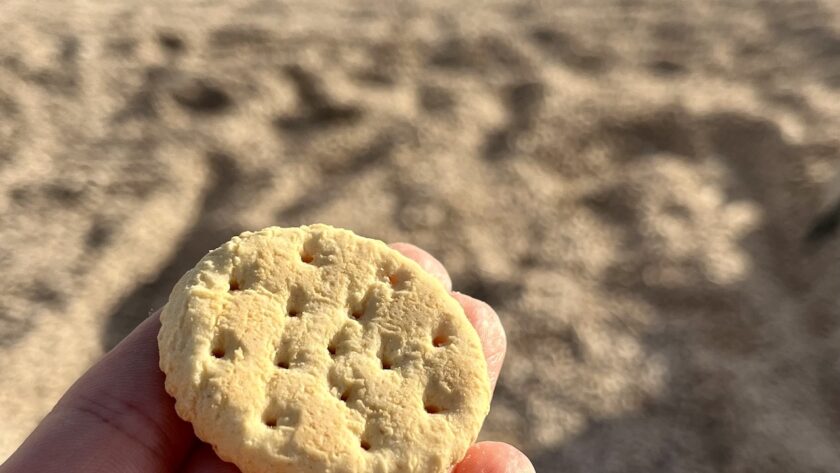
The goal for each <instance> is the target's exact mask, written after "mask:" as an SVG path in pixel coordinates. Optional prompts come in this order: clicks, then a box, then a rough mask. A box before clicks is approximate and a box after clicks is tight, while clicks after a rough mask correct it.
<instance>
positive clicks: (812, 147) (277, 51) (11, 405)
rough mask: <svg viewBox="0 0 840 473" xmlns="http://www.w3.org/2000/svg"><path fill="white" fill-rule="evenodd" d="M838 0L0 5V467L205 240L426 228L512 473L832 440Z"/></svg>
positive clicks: (696, 466)
mask: <svg viewBox="0 0 840 473" xmlns="http://www.w3.org/2000/svg"><path fill="white" fill-rule="evenodd" d="M838 130H840V3H837V2H830V1H828V0H823V1H777V2H773V1H743V2H729V1H718V2H701V1H699V0H690V1H677V0H672V1H644V0H633V1H593V2H585V1H581V0H575V1H570V2H549V1H545V2H527V1H515V0H507V1H492V2H479V1H474V0H469V1H464V2H457V4H456V2H443V1H423V2H417V1H400V2H395V3H392V4H389V5H388V6H383V5H382V4H381V3H380V2H373V1H369V2H366V1H353V2H347V3H338V2H327V1H313V2H296V1H285V2H275V1H270V0H254V1H250V0H232V1H228V2H207V1H185V2H177V3H173V2H164V1H144V2H140V1H115V2H86V1H58V0H44V1H38V2H32V1H27V0H0V222H2V224H0V266H2V269H3V278H2V280H3V284H2V285H0V356H2V358H3V363H0V379H2V382H0V406H2V407H0V415H2V417H3V419H4V422H3V425H2V426H0V461H2V460H3V459H5V458H6V457H7V456H8V455H9V454H10V453H11V452H12V451H13V450H14V449H15V448H16V447H17V446H18V445H19V444H20V443H21V442H22V441H23V439H24V438H25V437H26V435H28V433H29V432H30V431H31V430H32V429H33V428H34V426H35V425H37V423H38V422H39V420H40V419H41V418H42V417H43V416H44V415H45V414H46V413H47V412H48V411H49V409H50V408H51V407H52V405H53V404H54V403H55V402H56V400H57V399H58V398H59V396H60V395H61V394H62V393H63V392H64V391H65V390H66V389H67V387H68V386H69V385H70V383H72V381H73V380H74V379H76V378H77V377H78V376H79V375H80V374H81V373H83V372H84V371H85V369H87V367H89V366H90V364H91V363H93V362H94V361H95V360H97V359H98V358H99V357H100V356H101V355H102V354H103V353H104V352H105V351H107V350H109V349H110V348H112V347H113V346H114V345H115V344H116V343H118V342H119V340H121V339H122V337H124V336H125V335H126V334H127V333H128V332H130V331H131V329H132V328H133V327H134V326H136V324H138V323H139V321H140V320H142V319H143V318H144V317H146V316H147V315H148V314H149V313H150V311H152V310H154V309H156V308H159V307H161V306H162V305H163V304H164V303H165V302H166V298H167V296H168V294H169V290H170V289H171V287H172V286H173V284H174V283H175V281H176V280H177V279H178V278H179V277H180V276H181V274H183V272H184V271H186V270H187V269H189V268H190V267H192V266H193V265H194V264H195V262H196V261H198V259H200V258H201V256H202V255H203V254H204V253H206V252H207V251H208V250H210V249H212V248H214V247H216V246H218V245H219V244H221V243H222V242H224V241H226V240H228V239H229V238H230V237H231V236H233V235H235V234H237V233H239V232H241V231H244V230H249V229H258V228H262V227H265V226H268V225H280V226H296V225H301V224H306V223H314V222H324V223H329V224H332V225H336V226H341V227H346V228H350V229H352V230H354V231H356V232H357V233H359V234H362V235H365V236H370V237H375V238H380V239H383V240H385V241H409V242H412V243H415V244H417V245H419V246H422V247H424V248H426V249H427V250H428V251H430V252H431V253H433V254H434V255H436V256H437V257H438V258H439V259H440V260H441V261H443V262H444V264H445V265H446V266H447V267H448V268H449V270H450V272H451V274H452V279H453V281H454V285H455V289H456V290H459V291H462V292H465V293H468V294H471V295H473V296H475V297H478V298H482V299H484V300H486V301H487V302H489V303H490V304H492V305H493V306H494V307H495V308H496V309H497V310H498V312H499V314H500V316H501V318H502V321H503V323H504V324H505V326H506V328H507V331H508V340H509V352H508V357H507V361H506V364H505V368H504V370H503V372H502V376H501V379H500V382H499V385H498V388H497V390H496V394H495V398H494V403H493V407H492V410H491V413H490V415H489V417H488V419H487V422H486V423H485V426H484V430H483V432H482V435H481V438H482V439H486V440H491V439H492V440H501V441H507V442H510V443H512V444H514V445H516V446H518V447H519V448H521V449H522V450H523V451H525V452H526V453H528V454H529V456H531V458H532V459H533V462H534V464H535V466H536V468H537V471H540V472H555V471H557V472H560V471H562V472H564V473H575V472H580V473H584V472H593V471H598V472H638V471H648V472H673V471H679V472H710V473H711V472H752V471H755V472H758V471H760V472H767V473H772V472H780V473H781V472H791V471H797V472H831V471H838V466H837V465H840V362H838V360H840V296H838V294H840V264H838V261H840V235H836V234H832V233H831V232H830V231H828V232H826V233H825V234H824V235H822V237H821V238H819V239H811V240H809V239H808V238H806V236H807V235H808V232H809V229H811V228H812V227H813V225H814V222H815V221H816V219H818V218H819V215H820V213H821V212H823V211H824V210H825V209H826V208H828V207H830V206H831V205H832V200H831V197H830V196H831V195H832V193H835V194H836V192H834V191H833V190H832V185H831V182H832V179H834V176H835V174H836V172H837V169H840V131H838Z"/></svg>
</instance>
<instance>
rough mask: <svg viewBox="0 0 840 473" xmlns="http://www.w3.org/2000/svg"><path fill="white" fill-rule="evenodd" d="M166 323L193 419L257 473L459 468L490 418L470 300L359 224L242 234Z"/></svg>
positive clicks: (180, 286) (171, 366)
mask: <svg viewBox="0 0 840 473" xmlns="http://www.w3.org/2000/svg"><path fill="white" fill-rule="evenodd" d="M161 324H162V326H161V330H160V333H159V335H158V343H159V347H160V367H161V369H162V370H163V371H164V373H165V374H166V390H167V392H168V393H169V394H170V395H172V396H173V397H174V398H175V401H176V402H175V407H176V410H177V412H178V414H179V415H180V416H181V417H182V418H183V419H185V420H187V421H189V422H191V423H192V425H193V427H194V429H195V432H196V435H197V436H198V437H199V438H200V439H202V440H203V441H205V442H207V443H209V444H211V445H212V446H213V447H214V449H215V450H216V452H217V454H218V455H219V456H220V457H221V458H222V459H223V460H226V461H230V462H232V463H234V464H236V465H237V466H238V467H239V468H240V469H241V470H242V471H243V472H244V473H263V472H266V473H267V472H274V473H284V472H288V473H292V472H295V473H298V472H301V473H308V472H313V473H315V472H318V473H321V472H348V473H351V472H383V473H385V472H423V473H425V472H445V471H447V470H448V469H449V468H450V467H451V466H452V465H453V464H454V463H455V462H457V461H458V460H460V459H461V458H462V457H463V456H464V454H465V453H466V450H467V448H468V447H469V446H470V445H471V444H472V443H473V442H474V441H475V438H476V436H477V435H478V431H479V429H480V427H481V424H482V422H483V420H484V418H485V416H486V415H487V412H488V410H489V404H490V385H489V379H488V373H487V365H486V363H485V360H484V356H483V354H482V349H481V345H480V341H479V339H478V336H477V334H476V332H475V330H474V329H473V327H472V326H471V325H470V323H469V321H468V320H467V318H466V316H465V314H464V311H463V309H462V308H461V306H460V305H459V304H458V303H457V302H456V301H455V299H453V298H452V297H451V296H450V295H449V294H448V292H447V291H446V289H445V288H444V287H443V285H442V284H441V283H440V282H439V281H437V280H436V279H434V278H433V277H432V276H430V275H429V274H427V273H426V272H425V271H424V270H423V269H422V268H420V266H419V265H417V264H416V263H415V262H414V261H412V260H410V259H408V258H406V257H404V256H403V255H401V254H400V253H399V252H397V251H395V250H393V249H391V248H389V247H388V246H387V245H385V244H384V243H382V242H381V241H378V240H372V239H367V238H362V237H359V236H357V235H355V234H354V233H352V232H350V231H347V230H342V229H336V228H333V227H330V226H327V225H312V226H304V227H300V228H278V227H270V228H266V229H264V230H261V231H258V232H245V233H243V234H241V235H239V236H237V237H234V238H233V239H231V240H230V241H229V242H227V243H225V244H224V245H222V246H221V247H219V248H217V249H216V250H213V251H211V252H210V253H208V254H207V255H206V256H205V257H204V258H202V260H201V261H199V262H198V264H197V265H196V266H195V268H193V269H192V270H190V271H188V272H187V273H186V274H185V275H184V276H183V277H182V278H181V280H180V281H179V282H178V283H177V284H176V286H175V288H174V289H173V291H172V293H171V295H170V298H169V302H168V303H167V305H166V306H165V307H164V310H163V312H162V314H161Z"/></svg>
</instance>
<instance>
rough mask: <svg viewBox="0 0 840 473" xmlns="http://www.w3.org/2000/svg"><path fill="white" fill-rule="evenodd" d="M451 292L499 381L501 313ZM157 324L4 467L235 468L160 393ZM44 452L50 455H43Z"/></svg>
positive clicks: (482, 466) (512, 461) (493, 465)
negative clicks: (194, 433)
mask: <svg viewBox="0 0 840 473" xmlns="http://www.w3.org/2000/svg"><path fill="white" fill-rule="evenodd" d="M395 249H398V250H399V251H401V252H402V253H403V254H404V255H406V256H407V257H410V258H411V259H413V260H415V261H416V262H417V264H418V265H419V266H420V267H422V268H423V269H424V270H426V271H428V273H429V274H431V275H432V276H434V277H436V278H438V280H439V281H440V283H441V284H442V285H443V287H444V289H449V287H451V286H450V284H451V283H449V277H448V274H447V273H446V271H445V269H444V268H443V266H442V265H441V264H440V263H439V262H437V260H435V259H434V258H432V257H431V256H430V255H428V253H425V252H424V251H422V250H420V249H419V248H417V247H414V246H413V245H406V244H395ZM389 283H390V281H389ZM454 296H455V298H456V299H457V300H458V301H459V302H461V303H462V304H463V305H464V311H465V315H466V317H467V319H468V320H469V321H470V322H471V323H473V324H474V326H475V330H476V331H477V332H478V334H479V336H480V337H481V339H482V340H481V342H482V348H483V352H484V354H485V356H486V357H487V361H486V363H485V364H486V370H487V372H488V377H489V379H490V380H493V382H495V379H496V378H497V376H498V370H499V368H500V366H501V361H502V359H503V357H504V332H503V331H502V329H501V325H500V324H499V323H498V318H497V317H496V316H495V313H494V312H492V309H489V307H486V306H483V305H482V304H481V303H480V302H478V301H475V300H474V299H471V298H466V296H461V295H457V294H455V295H454ZM304 315H305V314H304ZM159 326H160V325H159V321H158V314H154V315H153V316H152V317H150V319H148V320H147V321H146V322H144V323H143V324H141V326H140V327H138V328H137V329H136V330H135V331H134V332H133V333H132V334H131V335H130V336H129V337H127V338H126V340H125V341H124V342H123V343H121V344H120V345H119V346H118V347H117V348H115V349H114V350H113V351H112V352H111V353H109V354H108V356H106V357H105V358H104V359H103V361H102V362H100V363H99V364H97V365H96V366H94V367H93V368H92V369H91V370H90V371H89V372H88V373H87V374H86V375H85V376H84V377H83V378H82V379H81V380H80V381H78V382H77V383H76V385H75V386H74V387H73V388H72V389H71V390H70V391H68V393H67V394H66V395H65V397H64V398H63V399H62V401H61V402H60V403H59V404H58V405H57V406H56V408H55V409H54V411H53V412H52V413H51V414H50V415H49V416H48V417H47V419H45V421H44V423H43V424H42V425H41V426H40V427H39V428H38V429H37V430H36V431H35V432H34V433H33V434H32V436H30V438H29V439H28V440H27V442H26V443H25V444H24V446H23V447H21V449H20V450H19V451H18V452H17V453H16V454H15V455H13V457H12V458H11V459H10V460H9V461H8V462H7V463H6V464H5V465H3V466H2V467H0V471H2V472H4V473H5V472H13V471H45V472H49V471H81V470H84V471H92V472H97V471H171V469H172V468H173V466H175V465H182V466H183V467H182V469H180V470H177V471H207V472H233V471H237V470H236V468H235V467H234V466H233V465H231V464H229V463H225V462H222V461H221V460H219V459H218V457H217V456H215V455H214V454H213V453H212V450H211V449H210V447H208V446H207V445H205V444H201V443H198V444H195V443H194V437H193V436H192V435H191V432H190V429H189V424H186V423H184V422H183V421H181V420H180V419H178V418H177V416H176V415H175V413H174V411H173V409H172V404H171V399H170V398H168V397H167V396H166V395H165V393H163V390H162V384H163V379H162V375H161V373H160V372H159V371H158V370H157V368H156V364H157V354H156V353H155V352H154V351H153V350H150V349H149V348H150V347H154V336H155V335H156V333H157V330H158V328H159ZM488 341H489V342H490V343H488ZM435 414H439V413H435ZM429 415H432V414H429ZM92 445H95V446H96V448H93V449H92V448H91V446H92ZM195 445H197V447H196V446H195ZM191 449H192V450H191ZM46 450H49V451H50V452H51V455H49V456H46V455H40V454H39V452H42V451H46ZM81 453H83V454H81ZM523 459H524V456H523V455H522V454H521V453H519V452H518V451H517V450H516V449H514V448H512V447H510V446H507V445H505V444H496V443H488V442H483V443H479V444H476V445H473V446H472V447H470V449H469V451H468V452H467V454H466V458H465V459H464V461H463V462H462V463H461V464H460V465H458V466H457V467H456V470H455V471H457V472H459V473H470V472H477V471H482V472H492V471H500V472H501V471H523V472H528V471H533V468H532V467H531V466H530V463H528V462H527V459H524V462H523ZM485 460H486V461H485ZM117 466H119V468H116V467H117ZM335 471H340V469H337V470H335ZM406 471H421V470H406Z"/></svg>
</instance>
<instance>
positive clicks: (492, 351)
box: [452, 292, 507, 388]
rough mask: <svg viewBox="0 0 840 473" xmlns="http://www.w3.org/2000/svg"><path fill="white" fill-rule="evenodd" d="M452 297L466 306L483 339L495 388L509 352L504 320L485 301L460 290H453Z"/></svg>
mask: <svg viewBox="0 0 840 473" xmlns="http://www.w3.org/2000/svg"><path fill="white" fill-rule="evenodd" d="M452 297H454V298H455V300H457V301H458V302H459V303H460V304H461V306H462V307H463V308H464V313H465V314H466V315H467V319H469V321H470V323H471V324H472V326H473V327H474V328H475V331H476V332H477V333H478V338H479V339H481V346H482V349H483V350H484V358H485V359H486V360H487V371H488V374H489V375H490V386H491V387H492V388H495V387H496V381H497V380H498V379H499V373H500V372H501V370H502V364H503V363H504V361H505V353H506V352H507V335H506V334H505V328H504V327H503V326H502V321H501V320H500V319H499V315H498V314H497V313H496V311H495V310H493V308H492V307H490V305H489V304H487V303H486V302H484V301H481V300H478V299H476V298H474V297H470V296H468V295H466V294H461V293H460V292H453V293H452Z"/></svg>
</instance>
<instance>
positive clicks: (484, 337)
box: [390, 243, 507, 388]
mask: <svg viewBox="0 0 840 473" xmlns="http://www.w3.org/2000/svg"><path fill="white" fill-rule="evenodd" d="M390 246H391V248H393V249H395V250H397V251H399V252H400V253H402V254H403V255H404V256H407V257H408V258H410V259H412V260H414V261H416V262H417V264H419V265H420V267H422V268H423V269H425V270H426V271H428V272H429V274H431V275H432V276H434V277H435V278H437V279H438V280H440V282H441V283H443V285H444V287H446V288H447V289H448V290H451V289H452V280H451V279H450V278H449V273H448V272H447V271H446V268H445V267H444V266H443V264H442V263H441V262H440V261H438V260H437V259H436V258H435V257H434V256H432V255H430V254H429V253H428V252H426V251H425V250H423V249H421V248H418V247H417V246H414V245H412V244H410V243H393V244H391V245H390ZM452 297H454V298H455V300H457V301H458V303H460V304H461V307H463V308H464V313H466V315H467V319H469V321H470V323H471V324H472V326H473V327H474V328H475V331H476V332H477V333H478V338H479V339H480V340H481V347H482V349H483V350H484V358H485V360H487V371H488V374H489V376H490V387H491V388H495V387H496V381H497V380H498V379H499V372H500V371H501V369H502V363H504V361H505V352H506V351H507V336H506V335H505V329H504V327H502V322H501V321H500V320H499V315H498V314H496V311H495V310H493V308H492V307H490V305H488V304H487V303H486V302H483V301H480V300H478V299H476V298H474V297H470V296H467V295H465V294H461V293H460V292H452Z"/></svg>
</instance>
